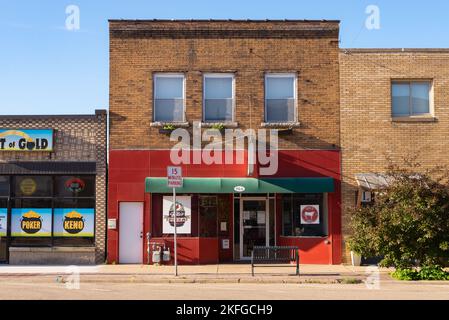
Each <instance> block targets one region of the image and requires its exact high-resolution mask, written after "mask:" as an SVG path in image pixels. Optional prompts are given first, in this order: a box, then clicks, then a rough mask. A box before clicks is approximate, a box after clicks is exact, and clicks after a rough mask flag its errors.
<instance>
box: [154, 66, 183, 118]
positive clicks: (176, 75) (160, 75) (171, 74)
mask: <svg viewBox="0 0 449 320" xmlns="http://www.w3.org/2000/svg"><path fill="white" fill-rule="evenodd" d="M157 78H182V101H183V103H182V120H181V121H168V122H172V123H180V122H185V121H186V76H185V74H184V73H180V72H178V73H174V72H163V73H162V72H158V73H154V74H153V122H161V121H159V120H156V118H155V116H156V81H157ZM164 122H165V121H164Z"/></svg>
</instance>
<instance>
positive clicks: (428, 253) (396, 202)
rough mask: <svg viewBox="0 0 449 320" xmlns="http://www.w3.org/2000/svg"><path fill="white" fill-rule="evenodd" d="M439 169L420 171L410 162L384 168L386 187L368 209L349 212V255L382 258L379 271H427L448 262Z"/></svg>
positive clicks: (447, 195) (447, 196) (447, 208)
mask: <svg viewBox="0 0 449 320" xmlns="http://www.w3.org/2000/svg"><path fill="white" fill-rule="evenodd" d="M447 172H448V171H447V170H446V169H445V168H443V167H435V168H432V169H426V170H421V166H420V165H419V164H418V163H415V162H413V161H412V160H407V159H406V161H405V165H404V166H402V167H398V166H395V165H391V164H390V165H389V167H388V169H387V172H386V176H387V177H388V180H389V184H388V186H386V187H385V188H383V189H381V190H379V191H378V192H377V193H376V197H375V201H374V204H373V205H371V206H364V207H360V208H355V209H353V210H352V212H351V223H350V227H351V229H352V236H351V237H350V239H349V245H350V248H351V250H353V251H355V252H357V253H359V254H361V255H363V256H368V257H372V256H382V257H384V258H383V260H382V261H381V265H383V266H394V267H396V268H398V269H410V268H413V267H432V266H438V265H441V264H442V263H443V264H445V263H447V261H448V260H449V183H448V177H449V175H448V174H447Z"/></svg>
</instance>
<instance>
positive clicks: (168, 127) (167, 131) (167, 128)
mask: <svg viewBox="0 0 449 320" xmlns="http://www.w3.org/2000/svg"><path fill="white" fill-rule="evenodd" d="M175 129H176V127H175V126H174V125H172V124H166V125H164V126H163V127H162V128H161V129H159V133H165V134H171V132H172V131H173V130H175Z"/></svg>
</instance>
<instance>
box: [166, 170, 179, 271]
mask: <svg viewBox="0 0 449 320" xmlns="http://www.w3.org/2000/svg"><path fill="white" fill-rule="evenodd" d="M167 182H168V187H169V188H173V216H174V218H173V221H174V227H175V230H174V231H175V232H174V236H173V247H174V248H173V254H174V260H175V276H178V239H177V228H178V221H177V218H178V215H177V208H176V188H181V187H182V169H181V167H167Z"/></svg>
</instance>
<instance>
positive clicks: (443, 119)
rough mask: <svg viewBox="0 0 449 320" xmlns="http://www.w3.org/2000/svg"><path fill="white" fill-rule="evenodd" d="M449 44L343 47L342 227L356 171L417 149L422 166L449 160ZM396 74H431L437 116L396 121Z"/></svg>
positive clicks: (428, 76)
mask: <svg viewBox="0 0 449 320" xmlns="http://www.w3.org/2000/svg"><path fill="white" fill-rule="evenodd" d="M448 66H449V50H431V49H430V50H408V51H403V52H402V51H400V50H382V49H379V50H375V49H374V50H349V51H348V53H345V50H342V52H341V53H340V92H341V102H340V103H341V110H340V114H341V147H342V173H343V184H342V202H343V222H342V223H343V233H344V234H346V235H347V234H348V230H347V222H348V219H349V217H348V215H347V214H345V208H346V207H348V206H353V205H354V204H355V192H356V182H355V180H354V175H355V174H356V173H366V172H384V171H385V167H386V165H387V161H386V157H387V156H389V157H391V159H392V160H393V161H394V162H396V163H398V164H400V163H401V160H402V158H403V157H404V156H408V155H415V154H417V155H418V161H420V162H421V163H422V165H423V167H431V166H434V165H440V164H444V165H449V158H448V157H447V149H448V147H449V142H448V139H447V137H448V136H449V68H448ZM392 79H432V80H433V91H434V92H433V96H434V108H435V117H436V121H435V122H393V121H392V118H391V80H392Z"/></svg>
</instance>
